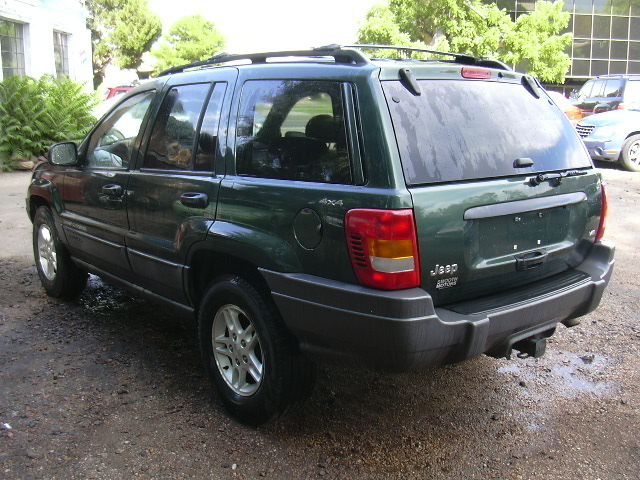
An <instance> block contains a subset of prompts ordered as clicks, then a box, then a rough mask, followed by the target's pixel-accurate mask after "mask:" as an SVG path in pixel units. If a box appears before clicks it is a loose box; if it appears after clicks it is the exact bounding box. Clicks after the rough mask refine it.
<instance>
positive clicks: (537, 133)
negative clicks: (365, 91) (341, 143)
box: [382, 80, 591, 185]
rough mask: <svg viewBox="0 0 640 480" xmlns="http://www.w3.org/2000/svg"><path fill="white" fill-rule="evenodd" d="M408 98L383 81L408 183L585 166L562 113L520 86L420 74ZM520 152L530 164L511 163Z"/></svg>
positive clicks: (394, 84)
mask: <svg viewBox="0 0 640 480" xmlns="http://www.w3.org/2000/svg"><path fill="white" fill-rule="evenodd" d="M419 84H420V89H421V91H422V95H420V96H414V95H413V94H412V93H411V92H410V91H409V90H407V89H406V88H405V87H404V86H403V85H402V84H401V83H400V82H399V81H384V82H382V85H383V89H384V93H385V96H386V99H387V104H388V105H389V109H390V111H391V118H392V121H393V127H394V130H395V134H396V138H397V141H398V148H399V151H400V158H401V160H402V166H403V170H404V175H405V180H406V182H407V184H409V185H416V184H423V183H436V182H450V181H459V180H473V179H480V178H489V177H503V176H508V175H518V174H523V173H531V172H543V171H552V170H565V169H572V168H582V167H589V166H590V165H591V161H590V159H589V156H588V154H587V152H586V150H585V148H584V146H583V145H582V143H581V141H580V139H579V138H578V136H577V134H576V133H575V132H574V131H573V129H572V128H571V125H570V124H569V122H568V121H567V119H566V118H564V114H563V113H562V112H561V111H560V110H559V109H558V108H557V107H555V106H554V105H552V104H551V103H550V101H549V100H548V98H547V97H546V95H544V94H542V95H541V98H536V97H534V96H533V95H532V94H531V93H530V92H529V91H528V90H527V89H526V88H524V87H523V86H522V85H521V84H519V83H518V84H513V83H506V82H480V81H469V80H421V81H419ZM518 158H530V159H532V160H533V162H534V165H533V167H531V168H527V169H517V168H514V166H513V165H514V161H515V160H516V159H518Z"/></svg>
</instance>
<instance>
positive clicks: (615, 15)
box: [496, 0, 640, 85]
mask: <svg viewBox="0 0 640 480" xmlns="http://www.w3.org/2000/svg"><path fill="white" fill-rule="evenodd" d="M496 3H497V5H498V7H499V8H501V9H505V10H507V12H509V14H510V15H511V18H512V19H516V18H517V17H519V16H520V15H523V14H526V13H529V12H532V11H533V10H534V9H535V3H536V2H535V0H497V2H496ZM564 9H565V10H566V11H567V12H569V13H571V20H570V21H569V26H568V27H567V31H568V32H572V33H573V42H572V44H571V46H570V47H569V49H568V50H567V53H568V54H569V56H570V57H571V68H570V70H569V72H568V73H567V81H566V84H567V85H579V84H581V83H584V82H585V81H586V80H587V79H588V78H592V77H596V76H598V75H607V74H625V73H636V74H640V0H564Z"/></svg>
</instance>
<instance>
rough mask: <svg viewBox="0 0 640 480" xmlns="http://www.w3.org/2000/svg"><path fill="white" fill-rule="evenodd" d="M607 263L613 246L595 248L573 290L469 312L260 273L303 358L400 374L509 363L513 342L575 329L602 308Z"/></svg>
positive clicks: (408, 295) (421, 295)
mask: <svg viewBox="0 0 640 480" xmlns="http://www.w3.org/2000/svg"><path fill="white" fill-rule="evenodd" d="M613 256H614V248H613V247H612V246H610V245H607V244H604V243H599V244H596V245H594V247H593V249H592V251H591V253H590V255H589V256H588V257H587V258H586V259H585V261H584V262H583V263H582V264H581V265H580V266H579V267H577V268H576V269H575V270H576V271H577V272H583V273H584V274H585V275H583V276H582V279H581V280H580V281H578V282H576V283H575V284H572V285H564V286H563V288H561V289H559V290H557V291H551V292H546V293H544V294H541V295H538V296H535V297H533V298H528V299H526V300H525V301H522V300H521V299H520V300H519V301H517V302H516V303H513V304H508V305H504V306H502V307H500V308H494V309H492V310H487V311H483V312H473V313H459V312H456V311H453V310H451V309H445V308H434V306H433V302H432V301H431V297H430V296H429V294H428V293H427V292H425V291H424V290H422V289H419V288H414V289H409V290H402V291H396V292H384V291H379V290H373V289H369V288H364V287H360V286H358V285H352V284H347V283H342V282H336V281H333V280H327V279H323V278H319V277H315V276H312V275H305V274H296V273H277V272H272V271H268V270H261V273H262V274H263V276H264V278H265V280H266V281H267V283H268V285H269V287H270V288H271V291H272V296H273V299H274V301H275V303H276V305H277V306H278V308H279V309H280V312H281V314H282V317H283V319H284V321H285V323H286V325H287V326H288V327H289V329H290V330H291V332H292V333H293V334H294V335H295V336H296V337H297V338H298V340H299V342H300V346H301V349H302V350H303V351H304V352H306V353H307V354H310V355H311V356H314V357H322V358H328V359H333V360H336V359H337V360H347V361H351V362H353V361H357V362H358V363H361V364H364V365H366V366H368V367H370V368H374V369H381V370H391V371H404V370H409V369H415V368H420V367H424V366H429V365H439V364H443V363H451V362H456V361H460V360H463V359H465V358H469V357H473V356H476V355H480V354H482V353H490V354H492V355H496V356H508V355H509V353H510V352H511V348H512V346H513V344H514V343H516V342H517V341H519V340H522V339H524V338H528V337H530V336H532V335H536V334H542V333H543V332H547V333H550V332H552V331H553V329H554V328H555V327H556V326H557V325H558V324H559V323H563V324H565V325H567V326H572V325H575V324H577V323H578V322H577V321H576V320H575V319H576V318H577V317H580V316H582V315H585V314H587V313H589V312H591V311H593V310H594V309H595V308H596V307H597V306H598V304H599V303H600V299H601V298H602V293H603V291H604V289H605V287H606V285H607V284H608V282H609V279H610V277H611V273H612V271H613V264H614V260H613ZM520 298H521V292H520Z"/></svg>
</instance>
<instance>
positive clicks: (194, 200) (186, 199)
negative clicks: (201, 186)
mask: <svg viewBox="0 0 640 480" xmlns="http://www.w3.org/2000/svg"><path fill="white" fill-rule="evenodd" d="M180 203H182V204H183V205H184V206H185V207H191V208H206V207H207V205H209V197H208V196H207V194H206V193H197V192H188V193H183V194H182V195H181V196H180Z"/></svg>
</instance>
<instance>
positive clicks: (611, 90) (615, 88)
mask: <svg viewBox="0 0 640 480" xmlns="http://www.w3.org/2000/svg"><path fill="white" fill-rule="evenodd" d="M623 85H624V84H623V82H622V80H620V79H617V78H616V79H615V80H613V79H612V80H607V83H606V85H605V87H604V93H603V94H602V96H603V97H621V96H622V86H623Z"/></svg>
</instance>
